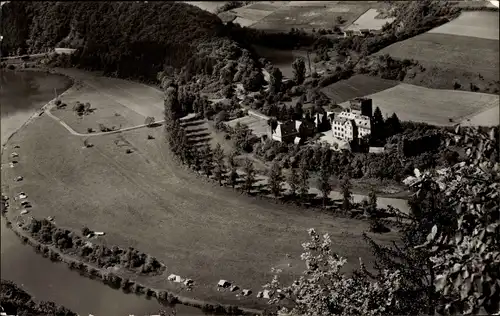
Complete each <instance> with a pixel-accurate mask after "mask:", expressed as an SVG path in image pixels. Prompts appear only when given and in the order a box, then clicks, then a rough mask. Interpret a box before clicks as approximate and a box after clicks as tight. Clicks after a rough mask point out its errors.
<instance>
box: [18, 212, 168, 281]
mask: <svg viewBox="0 0 500 316" xmlns="http://www.w3.org/2000/svg"><path fill="white" fill-rule="evenodd" d="M24 229H25V230H26V231H28V232H29V234H30V236H31V237H33V238H34V239H35V240H37V241H39V242H40V243H42V244H45V245H53V246H55V247H56V248H57V249H59V250H60V251H62V252H63V253H64V252H70V251H74V252H77V254H78V257H79V258H81V259H82V260H84V261H86V262H90V263H93V264H95V265H97V266H98V267H99V268H108V267H115V266H120V267H123V268H126V269H128V270H130V271H132V272H134V273H137V274H141V275H155V274H159V273H162V272H163V271H164V270H165V265H163V264H162V263H161V262H159V261H158V260H157V259H156V258H154V257H152V256H149V255H147V254H144V253H141V252H139V251H137V250H135V249H133V248H128V249H122V248H119V247H117V246H113V247H110V248H109V247H107V246H105V245H99V244H94V245H87V243H86V242H85V240H84V238H82V237H80V236H78V235H76V234H75V233H73V232H71V231H69V230H65V229H61V228H58V227H57V226H55V225H54V224H53V223H52V222H50V221H48V220H46V219H42V220H37V219H32V220H31V221H30V222H29V224H28V225H27V226H26V227H24ZM88 233H89V230H88V228H87V229H85V228H84V229H82V234H83V235H87V234H88ZM53 255H55V256H57V254H56V253H53ZM54 259H57V258H54Z"/></svg>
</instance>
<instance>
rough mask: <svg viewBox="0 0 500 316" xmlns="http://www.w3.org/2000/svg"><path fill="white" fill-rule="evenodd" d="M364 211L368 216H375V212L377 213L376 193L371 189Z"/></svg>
mask: <svg viewBox="0 0 500 316" xmlns="http://www.w3.org/2000/svg"><path fill="white" fill-rule="evenodd" d="M365 210H366V213H367V214H368V215H370V216H372V215H375V212H376V211H377V193H376V192H375V190H373V189H372V190H371V191H370V193H369V194H368V203H367V204H366V209H365Z"/></svg>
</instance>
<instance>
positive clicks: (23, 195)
mask: <svg viewBox="0 0 500 316" xmlns="http://www.w3.org/2000/svg"><path fill="white" fill-rule="evenodd" d="M17 197H18V198H19V199H20V200H24V199H26V198H28V196H27V195H26V193H24V192H19V194H18V195H17Z"/></svg>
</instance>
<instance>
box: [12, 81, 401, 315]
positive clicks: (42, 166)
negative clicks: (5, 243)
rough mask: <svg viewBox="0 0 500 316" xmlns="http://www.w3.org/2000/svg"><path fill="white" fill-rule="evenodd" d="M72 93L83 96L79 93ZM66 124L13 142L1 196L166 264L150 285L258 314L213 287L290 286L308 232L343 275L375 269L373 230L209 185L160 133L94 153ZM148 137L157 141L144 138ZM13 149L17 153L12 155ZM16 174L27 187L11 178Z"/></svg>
mask: <svg viewBox="0 0 500 316" xmlns="http://www.w3.org/2000/svg"><path fill="white" fill-rule="evenodd" d="M77 75H80V79H78V80H81V82H82V84H85V82H87V81H89V82H92V84H93V85H94V86H95V87H96V88H99V89H102V92H103V93H105V94H108V95H109V96H110V97H112V98H116V99H119V100H120V103H121V104H122V105H124V106H131V107H133V108H134V109H135V110H137V111H144V112H147V111H157V110H158V109H155V108H154V107H153V106H150V105H147V104H145V103H144V100H147V99H149V100H150V101H149V102H150V104H160V103H162V102H163V93H162V92H161V91H153V90H151V89H152V88H150V87H147V86H144V85H141V84H135V83H131V82H127V81H120V80H117V79H109V80H108V78H104V77H95V79H93V78H94V77H92V76H91V75H89V74H87V73H80V74H77ZM115 86H120V87H122V88H124V89H126V90H127V91H128V94H124V93H123V91H121V90H120V89H117V88H116V87H115ZM82 91H84V90H82ZM120 91H121V92H120ZM68 94H74V95H73V96H71V97H73V98H74V99H84V96H82V95H79V94H81V92H79V91H78V90H77V89H74V90H72V91H71V92H69V93H68ZM130 94H131V96H130ZM69 96H70V95H69ZM69 96H68V97H69ZM97 102H98V100H96V101H94V103H92V104H93V105H95V106H97V108H103V107H105V106H106V100H102V101H101V102H102V103H97ZM145 107H151V109H145ZM94 115H95V116H94ZM94 115H92V116H89V119H90V118H92V117H95V118H96V119H98V115H99V111H96V112H95V113H94ZM60 123H61V122H60V121H56V120H54V118H53V117H51V116H50V115H42V116H37V117H36V118H34V119H33V120H32V121H31V122H30V123H29V124H27V125H25V126H24V127H23V128H22V129H21V130H20V131H19V132H18V133H17V134H15V135H14V136H13V137H12V138H11V139H10V140H9V142H8V143H7V147H6V149H5V150H4V152H3V154H2V163H8V162H9V159H10V155H11V153H12V152H13V151H16V152H17V153H18V154H19V158H18V160H19V163H18V164H17V165H16V167H15V168H4V169H3V170H2V184H5V185H6V186H8V188H7V190H6V191H4V192H5V193H6V194H8V195H9V196H11V197H12V196H14V194H16V192H20V191H23V192H26V193H27V194H28V195H29V196H30V202H31V203H32V205H33V208H32V211H31V214H32V215H33V216H35V217H37V218H43V217H47V216H53V217H54V218H55V220H56V222H57V224H58V225H59V226H61V227H67V228H69V229H73V230H76V231H79V230H81V228H82V227H83V226H87V227H89V228H91V229H93V230H96V231H104V232H106V235H105V236H104V237H103V238H102V239H100V240H102V241H103V242H105V243H106V244H108V245H120V246H123V247H127V246H131V247H134V248H136V249H138V250H140V251H143V252H145V253H149V254H151V255H153V256H155V257H156V258H158V259H159V260H160V261H162V262H164V263H165V264H166V265H167V271H166V272H165V273H164V275H162V276H157V277H149V278H142V277H141V280H142V281H143V283H145V284H146V285H148V286H151V287H154V288H164V289H168V290H171V291H174V292H176V293H178V294H180V295H184V296H189V297H195V298H199V299H203V300H207V301H215V302H222V303H230V304H236V305H240V306H245V307H257V308H261V307H263V306H265V301H263V300H261V299H257V298H255V295H252V296H251V297H249V298H242V297H237V296H235V293H231V292H219V291H217V289H216V286H215V285H216V283H217V282H218V280H219V279H229V280H230V281H233V282H234V283H235V284H237V285H238V286H240V288H249V289H252V290H253V291H254V293H256V292H257V291H259V290H260V289H261V286H262V285H263V284H265V283H266V282H268V281H270V280H271V278H272V274H271V272H270V268H271V267H278V268H282V269H283V270H284V275H283V277H284V278H285V279H286V280H290V278H291V277H293V278H296V277H298V276H300V274H301V272H302V271H303V269H304V266H303V263H301V262H300V259H299V256H300V253H301V252H302V249H301V243H302V242H304V241H305V240H306V239H307V234H306V230H307V229H308V228H312V227H314V228H316V229H317V230H318V231H319V232H320V233H326V232H328V233H330V235H331V239H332V243H333V247H334V251H336V252H338V253H339V254H340V255H342V256H344V257H346V258H347V259H348V262H349V263H348V266H347V267H346V268H347V269H350V268H354V267H356V266H357V263H358V258H359V257H361V258H362V259H363V262H366V263H367V265H368V266H371V263H372V262H373V255H372V253H371V250H370V248H369V247H368V245H367V244H366V242H365V241H364V240H363V238H362V234H363V232H365V231H368V230H369V223H367V222H364V221H360V220H355V219H348V218H339V217H334V216H331V215H330V214H325V213H322V212H313V211H311V210H305V209H301V208H294V207H290V206H287V205H280V204H275V203H271V202H268V201H266V200H260V199H258V198H252V197H247V196H244V195H241V194H239V193H236V192H233V191H232V190H230V189H227V188H221V187H219V186H218V185H215V184H209V183H206V182H204V181H203V180H202V179H200V177H199V176H196V175H194V174H193V173H192V172H191V171H188V170H185V169H184V168H182V167H181V166H179V165H178V163H177V162H176V161H175V159H174V158H173V157H172V156H171V155H170V152H169V150H168V148H167V145H166V142H165V141H164V135H163V133H164V132H163V128H161V127H160V128H152V129H147V130H146V129H142V128H136V129H134V130H130V131H127V132H122V133H120V134H112V135H109V134H106V135H101V136H99V137H94V138H93V140H92V143H93V145H94V147H93V148H82V145H81V140H82V138H83V137H82V136H80V135H78V136H76V135H74V134H73V133H70V132H68V127H69V128H70V129H71V126H70V125H69V124H68V127H66V126H63V125H62V124H60ZM148 134H151V135H152V136H154V139H150V140H148V139H147V135H148ZM118 142H120V143H123V144H124V146H126V147H129V148H133V149H134V151H133V153H132V154H126V153H125V150H124V147H122V146H121V145H119V144H118ZM14 144H19V145H20V146H21V148H17V149H14V148H13V145H14ZM17 175H23V177H24V180H23V181H22V182H10V181H9V179H14V178H15V176H17ZM395 201H397V200H395ZM20 210H21V209H20V206H18V205H16V203H13V205H12V206H11V208H10V210H9V214H8V216H10V217H11V219H12V218H13V217H14V216H18V215H19V212H20ZM370 235H371V234H370ZM373 237H374V238H375V239H376V240H378V241H379V242H381V243H383V244H389V243H391V242H392V241H393V240H397V238H398V232H397V231H394V230H393V231H391V232H390V233H388V234H384V235H373ZM96 242H99V241H98V240H97V241H96ZM287 254H290V255H291V258H289V257H288V256H287ZM170 273H175V274H178V275H181V276H183V277H189V278H192V279H193V280H194V281H195V284H196V285H195V287H194V289H193V291H192V292H186V290H185V288H183V287H182V286H180V285H176V284H172V283H171V282H169V281H168V280H166V276H167V275H169V274H170Z"/></svg>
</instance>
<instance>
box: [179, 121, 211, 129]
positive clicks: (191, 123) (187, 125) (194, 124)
mask: <svg viewBox="0 0 500 316" xmlns="http://www.w3.org/2000/svg"><path fill="white" fill-rule="evenodd" d="M203 124H205V122H204V121H193V122H186V123H184V122H182V123H181V126H182V127H184V128H186V127H191V126H200V125H203Z"/></svg>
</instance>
